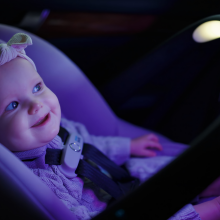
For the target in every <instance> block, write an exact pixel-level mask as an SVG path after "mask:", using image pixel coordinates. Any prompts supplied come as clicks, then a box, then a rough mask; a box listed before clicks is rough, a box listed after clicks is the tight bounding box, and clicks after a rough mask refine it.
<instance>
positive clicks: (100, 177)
mask: <svg viewBox="0 0 220 220" xmlns="http://www.w3.org/2000/svg"><path fill="white" fill-rule="evenodd" d="M58 135H59V136H60V137H61V139H62V141H63V143H64V148H63V149H62V150H60V149H50V148H48V149H47V150H46V156H45V163H46V164H50V165H58V169H59V170H60V171H61V172H62V173H63V174H64V175H65V176H66V177H68V178H73V177H76V176H80V177H86V178H88V179H90V180H91V181H92V182H94V183H95V184H96V185H97V186H99V187H100V188H102V189H103V190H105V191H106V192H107V193H109V194H110V195H111V196H112V197H114V198H115V199H118V198H120V197H122V196H123V195H125V194H127V193H128V192H130V191H132V190H134V189H135V188H136V187H137V186H139V184H140V181H139V179H137V178H134V177H132V176H130V174H129V173H128V172H127V171H126V170H124V169H123V168H122V167H120V166H118V165H116V164H115V163H114V162H113V161H111V160H110V159H109V158H108V157H107V156H105V155H104V154H103V153H102V152H101V151H99V150H98V149H97V148H95V147H94V146H92V145H91V144H86V143H83V139H82V137H81V136H80V135H79V134H74V133H71V134H69V132H68V131H67V130H66V129H65V128H63V127H60V131H59V133H58ZM90 161H92V162H93V163H95V164H96V165H98V166H100V167H101V168H103V169H104V170H105V171H107V172H108V173H109V174H110V175H111V178H110V177H108V176H107V175H105V174H104V173H103V172H101V171H100V170H99V169H97V168H96V167H94V166H93V165H91V162H90Z"/></svg>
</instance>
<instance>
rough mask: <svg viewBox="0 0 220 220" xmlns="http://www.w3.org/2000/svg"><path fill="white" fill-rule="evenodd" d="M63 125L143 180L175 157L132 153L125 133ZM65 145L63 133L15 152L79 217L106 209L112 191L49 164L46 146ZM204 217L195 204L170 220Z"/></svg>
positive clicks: (88, 216) (194, 219) (66, 123)
mask: <svg viewBox="0 0 220 220" xmlns="http://www.w3.org/2000/svg"><path fill="white" fill-rule="evenodd" d="M61 126H62V127H64V128H66V129H67V131H68V132H70V133H72V132H76V133H79V134H80V135H81V136H82V137H83V140H84V142H85V143H90V144H92V145H94V146H96V147H97V148H98V149H99V150H100V151H102V152H103V153H104V154H105V155H106V156H108V157H109V158H110V159H111V160H112V161H114V162H115V163H116V164H118V165H122V164H124V163H125V165H126V167H127V168H128V170H129V171H130V173H131V175H132V176H136V177H138V178H139V179H140V180H141V181H145V180H147V179H148V178H149V177H151V176H152V175H153V174H155V173H156V172H157V171H158V170H159V169H161V168H162V167H163V166H164V165H166V164H167V163H168V162H170V161H171V160H172V159H173V158H174V157H171V156H159V157H154V158H132V159H129V154H130V139H129V138H124V137H101V136H99V137H97V136H93V135H90V134H89V133H88V131H87V129H86V128H85V126H84V125H82V124H80V123H76V122H73V121H69V120H67V119H65V118H62V119H61ZM47 148H52V149H62V148H63V143H62V140H61V138H60V137H59V136H56V137H55V138H54V139H53V140H52V141H51V142H50V143H49V144H47V145H45V146H42V147H39V148H36V149H32V150H28V151H23V152H15V155H16V156H17V157H18V158H20V159H22V160H28V159H33V158H36V159H35V160H33V161H25V164H26V165H27V166H28V167H29V168H30V169H31V170H32V172H33V173H34V174H35V175H37V176H38V177H39V178H40V179H41V180H42V181H43V182H44V183H45V184H46V185H47V186H48V187H49V188H50V189H51V190H52V191H53V192H54V193H55V194H56V196H57V197H58V198H59V199H60V200H61V201H62V202H63V203H64V204H65V205H66V206H67V208H68V209H70V210H71V211H72V212H74V214H75V215H76V216H77V217H78V219H79V220H85V219H91V218H92V217H94V216H95V215H97V214H99V213H100V212H102V211H103V210H104V209H105V208H106V206H107V203H108V201H109V199H110V197H109V195H108V194H107V193H105V192H104V191H103V190H101V189H100V188H99V187H97V186H96V185H94V184H93V183H92V182H91V181H88V180H85V179H81V178H79V177H74V178H72V179H69V178H67V177H65V176H64V175H63V174H62V173H61V172H60V170H59V169H58V167H57V165H48V164H45V154H46V149H47ZM189 219H190V220H201V219H200V217H199V215H198V213H196V211H195V209H194V208H193V206H192V205H191V204H188V205H186V206H185V207H183V208H182V209H181V210H180V211H179V212H177V213H176V214H175V215H174V216H172V217H171V218H170V219H169V220H189Z"/></svg>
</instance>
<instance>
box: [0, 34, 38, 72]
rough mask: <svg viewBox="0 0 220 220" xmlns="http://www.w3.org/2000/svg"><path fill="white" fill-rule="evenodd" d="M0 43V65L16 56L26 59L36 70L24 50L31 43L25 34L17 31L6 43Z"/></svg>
mask: <svg viewBox="0 0 220 220" xmlns="http://www.w3.org/2000/svg"><path fill="white" fill-rule="evenodd" d="M0 43H1V44H0V66H2V65H4V64H5V63H7V62H9V61H11V60H13V59H15V58H16V57H21V58H23V59H26V60H28V61H29V62H30V63H31V64H32V65H33V67H34V69H35V70H36V71H37V68H36V66H35V64H34V62H33V60H32V59H31V58H29V57H28V56H27V55H26V53H25V51H24V49H25V48H26V47H27V46H28V45H32V40H31V38H30V37H29V36H28V35H27V34H23V33H17V34H15V35H14V36H13V37H12V38H11V39H10V40H9V41H8V43H7V44H6V43H2V41H1V42H0Z"/></svg>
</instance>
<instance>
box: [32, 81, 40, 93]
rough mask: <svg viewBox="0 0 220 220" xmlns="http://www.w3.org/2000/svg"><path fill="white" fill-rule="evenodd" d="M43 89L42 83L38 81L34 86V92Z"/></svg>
mask: <svg viewBox="0 0 220 220" xmlns="http://www.w3.org/2000/svg"><path fill="white" fill-rule="evenodd" d="M40 90H41V83H38V84H37V85H36V86H35V87H34V88H33V93H36V92H39V91H40Z"/></svg>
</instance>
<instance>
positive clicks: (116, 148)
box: [0, 34, 220, 220]
mask: <svg viewBox="0 0 220 220" xmlns="http://www.w3.org/2000/svg"><path fill="white" fill-rule="evenodd" d="M31 44H32V41H31V38H30V37H29V36H28V35H26V34H16V35H14V36H13V37H12V38H11V40H10V41H9V42H8V43H7V44H0V143H1V144H2V145H4V146H5V147H6V148H8V149H9V150H10V151H12V152H13V153H14V154H15V155H16V156H17V157H18V158H20V159H21V160H24V159H28V160H31V161H27V162H25V164H26V165H27V166H28V167H29V168H30V169H31V170H32V171H33V173H34V174H35V175H37V176H38V177H39V178H40V179H41V180H42V181H43V182H44V183H45V184H46V185H47V186H48V187H49V188H50V189H51V190H52V191H53V192H54V193H55V194H56V195H57V196H58V198H59V199H61V201H63V202H64V204H65V205H66V206H67V207H68V208H69V209H70V210H71V211H72V212H74V214H75V215H76V216H77V217H78V219H90V218H92V217H94V216H95V215H97V214H98V213H100V212H101V211H103V210H104V209H105V208H106V204H107V203H108V201H109V199H110V196H109V195H108V194H107V193H106V192H104V191H103V190H101V189H100V188H99V187H97V186H96V185H95V184H93V183H92V182H91V181H89V180H86V179H82V178H79V177H74V178H67V177H66V176H65V175H63V173H61V172H60V171H59V169H58V168H57V165H48V164H45V154H46V149H47V148H52V149H62V148H63V144H62V141H61V138H60V137H59V136H58V135H57V134H58V132H59V129H60V124H61V125H62V127H64V128H66V129H67V130H68V131H69V132H70V133H71V132H78V133H80V135H81V136H82V137H83V138H84V140H85V141H86V142H87V143H91V144H93V145H94V146H96V147H97V148H98V149H99V150H100V151H102V152H103V153H104V154H105V155H106V156H108V157H109V158H110V159H111V160H113V161H114V162H115V163H117V164H118V165H122V164H124V163H125V162H126V166H127V169H128V170H129V171H130V172H131V169H135V168H134V167H135V160H133V163H129V161H132V159H129V157H130V155H131V156H136V157H137V156H138V157H142V158H140V159H136V160H137V161H136V162H137V163H136V164H138V166H139V165H140V164H142V166H143V167H144V166H145V167H147V166H148V165H149V164H150V163H152V161H153V160H152V159H154V158H153V157H154V156H156V153H155V151H153V150H152V149H156V150H160V151H162V150H163V149H162V146H161V144H160V143H159V141H158V138H157V136H156V135H154V134H149V135H144V136H141V137H139V138H136V139H133V140H130V139H129V138H123V137H96V136H93V135H90V134H89V133H88V132H87V130H86V128H85V127H84V126H83V125H82V124H80V123H76V122H73V121H69V120H67V119H64V118H62V119H61V109H60V105H59V101H58V99H57V97H56V95H55V94H54V93H53V92H52V91H51V90H50V89H49V88H47V86H46V85H45V84H44V81H43V79H42V78H41V77H40V75H39V74H38V73H37V70H36V67H35V64H34V62H33V61H32V60H31V59H30V58H29V57H28V56H27V55H26V54H25V51H24V49H25V48H26V47H27V46H28V45H31ZM143 157H151V158H143ZM156 158H158V157H155V160H154V161H156V164H157V166H155V164H154V167H156V168H155V172H156V171H157V170H158V169H159V168H161V167H162V166H163V165H165V164H166V163H167V162H169V161H171V159H172V158H170V157H163V159H162V157H161V158H160V160H157V159H156ZM140 161H141V162H140ZM129 164H130V165H131V164H132V165H133V168H131V166H129ZM131 173H132V172H131ZM134 173H135V172H134ZM137 173H138V172H137ZM142 174H143V173H142ZM137 177H139V178H140V179H141V180H142V181H144V180H146V179H147V178H149V177H150V175H149V174H145V175H144V176H140V175H139V174H137ZM218 182H219V179H218V180H217V181H215V183H213V184H212V185H211V186H210V187H209V188H208V189H206V190H205V191H204V192H203V193H202V194H201V195H200V196H204V197H208V196H218V195H220V193H219V191H220V190H219V187H218V186H219V183H218ZM219 203H220V197H217V198H216V199H214V200H211V201H208V202H205V203H202V204H199V205H195V206H192V205H191V204H188V205H186V206H185V207H184V208H183V209H181V210H180V211H179V212H178V213H176V214H175V215H174V216H172V217H171V218H170V220H171V219H172V220H178V219H194V220H199V219H200V220H201V219H203V220H206V219H207V220H211V219H220V206H219Z"/></svg>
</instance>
